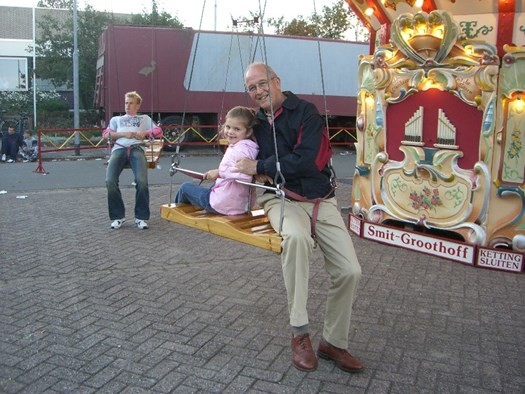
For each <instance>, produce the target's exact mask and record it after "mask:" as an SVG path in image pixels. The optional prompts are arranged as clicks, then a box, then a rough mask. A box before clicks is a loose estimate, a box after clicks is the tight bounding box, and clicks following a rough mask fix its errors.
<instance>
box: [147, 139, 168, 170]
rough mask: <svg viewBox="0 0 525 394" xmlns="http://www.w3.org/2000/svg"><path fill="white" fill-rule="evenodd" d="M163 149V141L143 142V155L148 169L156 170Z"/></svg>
mask: <svg viewBox="0 0 525 394" xmlns="http://www.w3.org/2000/svg"><path fill="white" fill-rule="evenodd" d="M163 148H164V140H163V139H160V140H151V141H150V140H144V153H145V154H146V160H147V161H148V168H150V169H155V168H157V163H158V162H159V159H160V155H161V154H162V149H163Z"/></svg>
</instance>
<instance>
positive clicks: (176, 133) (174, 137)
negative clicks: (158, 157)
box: [161, 115, 189, 151]
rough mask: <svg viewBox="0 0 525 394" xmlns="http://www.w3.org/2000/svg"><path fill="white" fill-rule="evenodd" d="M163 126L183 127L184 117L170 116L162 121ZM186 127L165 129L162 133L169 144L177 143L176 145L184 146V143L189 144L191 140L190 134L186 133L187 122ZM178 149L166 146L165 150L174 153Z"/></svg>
mask: <svg viewBox="0 0 525 394" xmlns="http://www.w3.org/2000/svg"><path fill="white" fill-rule="evenodd" d="M161 123H162V126H172V125H178V126H180V125H182V116H179V115H172V116H168V117H166V118H165V119H162V122H161ZM184 123H185V124H186V126H184V127H169V128H166V127H163V128H162V132H163V134H164V140H165V142H166V143H167V144H170V143H174V142H175V141H176V144H182V143H184V142H187V141H188V140H189V133H184V131H185V130H186V129H187V127H188V126H187V125H188V123H187V121H185V122H184ZM175 149H176V145H165V146H164V150H166V151H174V150H175Z"/></svg>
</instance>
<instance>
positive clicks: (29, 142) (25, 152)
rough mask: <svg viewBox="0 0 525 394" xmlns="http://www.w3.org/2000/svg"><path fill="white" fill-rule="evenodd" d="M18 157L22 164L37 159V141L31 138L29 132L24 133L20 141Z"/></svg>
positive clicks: (31, 135)
mask: <svg viewBox="0 0 525 394" xmlns="http://www.w3.org/2000/svg"><path fill="white" fill-rule="evenodd" d="M18 155H19V156H20V157H21V158H22V161H23V162H24V163H27V162H28V161H36V159H37V158H38V141H37V140H36V138H34V137H33V133H31V130H26V131H24V139H23V140H22V145H21V146H20V150H19V151H18Z"/></svg>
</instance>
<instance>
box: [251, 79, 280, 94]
mask: <svg viewBox="0 0 525 394" xmlns="http://www.w3.org/2000/svg"><path fill="white" fill-rule="evenodd" d="M275 78H276V77H273V78H270V81H273V80H274V79H275ZM270 81H267V80H265V79H263V80H262V81H259V82H257V83H254V84H252V85H250V86H248V87H247V88H246V90H248V92H249V93H255V92H256V91H257V88H259V89H261V90H266V89H268V86H270Z"/></svg>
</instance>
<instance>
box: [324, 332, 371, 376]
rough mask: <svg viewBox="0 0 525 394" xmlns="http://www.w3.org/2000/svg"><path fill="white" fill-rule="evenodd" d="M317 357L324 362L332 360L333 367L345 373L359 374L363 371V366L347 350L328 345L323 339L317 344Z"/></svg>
mask: <svg viewBox="0 0 525 394" xmlns="http://www.w3.org/2000/svg"><path fill="white" fill-rule="evenodd" d="M317 355H318V356H319V357H321V358H324V359H326V360H334V361H335V365H337V366H338V367H339V369H342V370H343V371H345V372H361V371H362V370H363V369H365V367H364V366H363V364H361V362H360V361H359V360H358V359H356V358H354V357H352V356H351V355H350V353H348V351H347V350H345V349H340V348H338V347H335V346H333V345H330V344H329V343H328V342H326V341H325V340H324V339H321V342H320V343H319V349H317Z"/></svg>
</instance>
